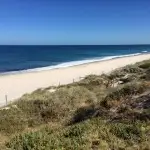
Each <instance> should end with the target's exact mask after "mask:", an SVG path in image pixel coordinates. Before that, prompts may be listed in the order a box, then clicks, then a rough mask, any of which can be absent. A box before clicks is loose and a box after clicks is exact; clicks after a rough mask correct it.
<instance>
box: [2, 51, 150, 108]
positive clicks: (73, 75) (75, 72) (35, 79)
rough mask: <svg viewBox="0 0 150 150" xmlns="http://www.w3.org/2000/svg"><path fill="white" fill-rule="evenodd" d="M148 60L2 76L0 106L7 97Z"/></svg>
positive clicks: (131, 59) (142, 57)
mask: <svg viewBox="0 0 150 150" xmlns="http://www.w3.org/2000/svg"><path fill="white" fill-rule="evenodd" d="M147 59H150V54H149V53H146V54H140V55H134V56H125V57H121V58H114V59H109V60H103V61H95V62H90V63H85V64H81V65H75V66H70V67H64V68H56V69H51V70H43V71H35V72H22V73H16V74H5V75H0V83H1V84H0V106H3V105H5V104H6V100H5V95H7V97H8V102H10V101H13V100H15V99H17V98H19V97H21V96H22V95H23V94H25V93H31V92H33V91H34V90H36V89H38V88H46V87H48V86H53V85H55V86H57V85H59V84H61V85H62V84H68V83H72V82H73V80H74V81H79V80H80V79H81V77H82V78H83V77H85V76H87V75H90V74H96V75H100V74H102V73H109V72H111V71H113V70H114V69H117V68H120V67H123V66H126V65H130V64H134V63H136V62H140V61H143V60H147Z"/></svg>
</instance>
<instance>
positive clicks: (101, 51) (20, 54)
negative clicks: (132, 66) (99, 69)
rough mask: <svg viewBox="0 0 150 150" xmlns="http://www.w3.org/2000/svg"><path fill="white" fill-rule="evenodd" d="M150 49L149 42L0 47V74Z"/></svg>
mask: <svg viewBox="0 0 150 150" xmlns="http://www.w3.org/2000/svg"><path fill="white" fill-rule="evenodd" d="M146 52H150V45H118V46H117V45H107V46H104V45H99V46H97V45H91V46H89V45H87V46H84V45H83V46H0V73H14V72H16V71H17V72H18V71H19V72H20V71H40V70H48V69H54V68H61V67H68V66H74V65H79V64H84V63H88V62H94V61H102V60H108V59H113V58H117V57H125V56H130V55H139V54H142V53H146Z"/></svg>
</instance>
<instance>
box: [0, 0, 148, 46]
mask: <svg viewBox="0 0 150 150" xmlns="http://www.w3.org/2000/svg"><path fill="white" fill-rule="evenodd" d="M146 43H147V44H150V1H149V0H0V44H50V45H51V44H54V45H55V44H56V45H57V44H60V45H61V44H146Z"/></svg>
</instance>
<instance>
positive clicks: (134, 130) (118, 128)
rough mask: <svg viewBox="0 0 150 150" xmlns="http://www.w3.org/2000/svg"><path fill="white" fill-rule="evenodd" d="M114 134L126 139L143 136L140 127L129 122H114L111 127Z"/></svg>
mask: <svg viewBox="0 0 150 150" xmlns="http://www.w3.org/2000/svg"><path fill="white" fill-rule="evenodd" d="M110 132H112V133H113V134H114V135H116V136H117V137H119V138H122V139H124V140H135V141H137V140H139V139H140V138H141V136H142V132H141V130H140V128H139V127H138V126H137V125H136V124H133V125H127V124H122V123H119V124H114V126H112V128H111V129H110Z"/></svg>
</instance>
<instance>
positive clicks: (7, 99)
mask: <svg viewBox="0 0 150 150" xmlns="http://www.w3.org/2000/svg"><path fill="white" fill-rule="evenodd" d="M5 100H6V105H7V104H8V99H7V95H5Z"/></svg>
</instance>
